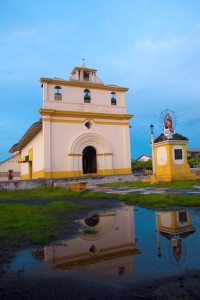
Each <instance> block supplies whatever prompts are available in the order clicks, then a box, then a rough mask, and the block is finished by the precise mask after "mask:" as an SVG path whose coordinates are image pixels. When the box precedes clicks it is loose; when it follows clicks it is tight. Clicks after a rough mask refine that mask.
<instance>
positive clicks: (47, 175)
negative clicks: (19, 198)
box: [21, 168, 132, 180]
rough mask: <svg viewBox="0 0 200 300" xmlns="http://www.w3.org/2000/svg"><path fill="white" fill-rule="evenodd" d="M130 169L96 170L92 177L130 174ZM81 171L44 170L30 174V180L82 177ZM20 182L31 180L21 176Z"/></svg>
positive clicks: (27, 175) (26, 175)
mask: <svg viewBox="0 0 200 300" xmlns="http://www.w3.org/2000/svg"><path fill="white" fill-rule="evenodd" d="M131 173H132V170H131V168H130V169H129V168H127V169H105V170H98V172H97V173H95V174H93V176H98V175H122V174H131ZM85 175H89V174H83V171H82V170H79V171H58V172H45V171H44V170H40V171H36V172H32V179H38V178H64V177H84V176H85ZM21 179H22V180H25V179H31V178H30V176H29V174H25V175H22V176H21Z"/></svg>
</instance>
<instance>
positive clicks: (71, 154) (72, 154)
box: [68, 153, 83, 156]
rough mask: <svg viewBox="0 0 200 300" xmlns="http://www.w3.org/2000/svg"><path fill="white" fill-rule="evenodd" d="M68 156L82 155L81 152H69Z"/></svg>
mask: <svg viewBox="0 0 200 300" xmlns="http://www.w3.org/2000/svg"><path fill="white" fill-rule="evenodd" d="M68 156H83V154H79V153H69V154H68Z"/></svg>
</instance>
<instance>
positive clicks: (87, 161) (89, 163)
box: [82, 146, 97, 174]
mask: <svg viewBox="0 0 200 300" xmlns="http://www.w3.org/2000/svg"><path fill="white" fill-rule="evenodd" d="M82 155H83V156H82V163H83V174H91V173H97V158H96V150H95V148H94V147H92V146H87V147H85V148H84V149H83V152H82Z"/></svg>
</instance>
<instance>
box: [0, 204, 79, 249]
mask: <svg viewBox="0 0 200 300" xmlns="http://www.w3.org/2000/svg"><path fill="white" fill-rule="evenodd" d="M78 208H79V209H80V206H77V205H75V204H73V203H71V202H60V201H58V202H52V203H49V204H46V205H32V204H23V203H8V204H7V203H3V204H0V240H3V239H9V240H11V241H14V240H15V241H16V240H22V241H23V240H29V241H30V242H31V243H33V244H45V243H47V242H48V241H50V240H51V239H53V238H54V237H55V235H56V233H57V231H58V230H59V225H61V224H60V223H61V221H62V214H63V213H65V212H66V211H69V210H70V211H71V210H72V209H78ZM66 226H67V225H66Z"/></svg>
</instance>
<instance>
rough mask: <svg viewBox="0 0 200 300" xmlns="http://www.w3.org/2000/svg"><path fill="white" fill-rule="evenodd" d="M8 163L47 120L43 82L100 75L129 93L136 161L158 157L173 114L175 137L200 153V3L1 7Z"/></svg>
mask: <svg viewBox="0 0 200 300" xmlns="http://www.w3.org/2000/svg"><path fill="white" fill-rule="evenodd" d="M0 37H1V39H0V90H1V93H0V103H1V110H0V161H3V160H5V159H6V158H8V157H10V156H11V155H12V154H10V153H9V150H10V148H11V147H12V146H13V144H15V143H17V142H18V141H19V140H20V139H21V137H22V136H23V135H24V133H25V132H26V131H27V129H28V128H29V127H30V126H31V125H32V124H33V123H34V122H36V121H38V120H39V119H40V117H41V116H40V114H39V113H38V110H39V109H40V108H41V107H42V89H41V86H40V81H39V80H40V78H41V77H48V78H49V77H59V78H65V79H66V80H68V79H69V77H70V74H71V71H72V70H73V68H74V67H75V66H81V65H82V61H81V59H82V58H84V59H85V65H86V66H87V67H89V68H93V69H97V75H98V77H100V78H101V80H102V81H103V82H104V84H115V85H118V86H120V87H127V88H129V90H128V92H127V93H126V105H127V113H129V114H132V115H134V116H133V118H132V119H131V121H130V124H131V126H132V127H131V128H130V139H131V156H132V158H133V159H137V158H138V157H139V156H141V155H143V154H151V148H150V128H149V126H150V124H153V125H154V136H155V137H157V136H159V135H160V134H161V133H162V132H163V121H162V116H163V112H164V111H165V110H166V109H169V110H170V111H172V112H173V117H174V119H173V121H174V123H173V125H174V127H175V132H177V133H179V134H182V135H183V136H185V137H187V138H188V139H189V144H188V146H187V147H188V148H195V147H198V148H200V133H199V132H200V1H199V0H190V1H188V0H109V1H105V0H95V1H94V0H85V1H82V0H76V1H74V0H57V1H55V0H42V1H41V0H20V1H16V0H1V1H0Z"/></svg>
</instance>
